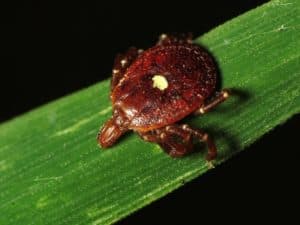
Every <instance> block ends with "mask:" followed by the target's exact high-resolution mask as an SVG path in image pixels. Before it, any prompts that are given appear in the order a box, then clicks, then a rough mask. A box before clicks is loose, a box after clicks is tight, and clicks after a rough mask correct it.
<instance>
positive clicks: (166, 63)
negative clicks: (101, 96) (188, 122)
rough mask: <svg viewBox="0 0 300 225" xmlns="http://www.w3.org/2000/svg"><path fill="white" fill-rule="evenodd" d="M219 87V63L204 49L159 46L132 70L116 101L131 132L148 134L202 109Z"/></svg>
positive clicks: (116, 92)
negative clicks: (216, 66)
mask: <svg viewBox="0 0 300 225" xmlns="http://www.w3.org/2000/svg"><path fill="white" fill-rule="evenodd" d="M155 82H156V83H155ZM157 82H158V83H157ZM159 82H161V83H159ZM215 84H216V70H215V64H214V62H213V60H212V58H211V57H210V56H209V55H208V53H206V52H205V51H204V50H203V49H202V48H200V47H198V46H196V45H193V44H182V45H167V46H157V47H153V48H151V49H149V50H147V51H145V52H144V53H143V54H141V55H140V56H139V57H138V58H137V60H136V61H135V62H134V63H133V64H132V65H131V66H130V67H129V68H128V70H127V71H126V74H125V76H124V78H123V79H121V80H120V82H119V84H118V85H117V86H116V87H115V89H114V90H113V92H112V101H113V105H114V106H115V108H118V109H119V110H122V111H123V112H124V113H125V115H126V116H127V118H128V120H129V121H130V125H129V128H130V129H134V130H139V131H147V130H152V129H156V128H160V127H163V126H165V125H167V124H172V123H175V122H177V121H179V120H181V119H183V118H184V117H186V116H187V115H189V114H190V113H192V112H193V111H195V110H196V109H198V108H199V107H200V106H201V105H202V104H203V101H204V100H205V99H206V98H208V97H209V96H210V95H211V94H212V92H213V91H214V89H215Z"/></svg>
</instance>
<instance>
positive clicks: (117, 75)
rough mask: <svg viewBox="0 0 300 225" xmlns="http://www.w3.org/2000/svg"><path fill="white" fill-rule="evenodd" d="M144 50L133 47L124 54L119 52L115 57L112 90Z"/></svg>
mask: <svg viewBox="0 0 300 225" xmlns="http://www.w3.org/2000/svg"><path fill="white" fill-rule="evenodd" d="M141 52H142V50H138V49H137V48H135V47H131V48H129V49H128V50H127V52H126V53H124V54H118V55H117V56H116V57H115V61H114V66H113V71H112V73H113V76H112V80H111V90H113V89H114V87H115V86H116V85H117V84H118V83H119V81H120V80H121V79H122V77H123V76H124V74H125V72H126V69H127V68H128V67H129V66H130V65H131V64H132V63H133V61H134V60H135V59H136V58H137V57H138V56H139V54H140V53H141Z"/></svg>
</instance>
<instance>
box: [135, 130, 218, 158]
mask: <svg viewBox="0 0 300 225" xmlns="http://www.w3.org/2000/svg"><path fill="white" fill-rule="evenodd" d="M140 136H141V137H142V138H143V139H144V140H146V141H150V142H155V143H158V144H159V145H160V146H161V147H162V148H163V149H164V150H165V151H166V152H167V153H168V154H169V155H170V156H172V157H182V156H184V155H186V154H188V153H190V152H191V151H193V147H194V146H193V140H194V138H197V139H198V140H200V141H201V142H205V143H206V144H207V147H208V154H207V160H208V161H210V160H213V159H215V158H216V156H217V148H216V146H215V144H214V142H213V140H212V139H211V138H210V136H209V135H208V134H207V133H205V132H203V131H202V130H200V129H193V128H191V127H190V126H188V125H186V124H184V125H176V124H174V125H170V126H167V127H164V128H160V129H157V130H154V131H150V132H146V133H140Z"/></svg>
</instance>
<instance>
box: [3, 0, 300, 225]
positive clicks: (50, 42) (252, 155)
mask: <svg viewBox="0 0 300 225" xmlns="http://www.w3.org/2000/svg"><path fill="white" fill-rule="evenodd" d="M195 2H197V1H194V2H193V1H181V2H178V3H176V2H175V1H173V2H166V1H159V2H155V1H151V2H150V1H140V2H139V3H132V2H131V3H130V2H129V1H119V2H118V1H111V2H108V1H106V2H104V1H89V2H88V1H82V2H72V3H70V4H69V3H68V4H66V3H65V5H63V4H62V3H61V2H56V3H54V2H52V3H50V2H43V1H28V0H27V1H23V2H20V3H18V4H16V5H9V6H1V7H0V9H1V11H2V12H1V14H0V16H1V28H0V29H1V38H2V41H1V50H0V60H1V61H0V62H1V68H0V74H1V75H0V100H1V110H0V122H1V121H5V120H8V119H11V118H13V117H14V116H16V115H19V114H22V113H23V112H26V111H28V110H30V109H32V108H35V107H37V106H39V105H41V104H44V103H47V102H49V101H50V100H54V99H56V98H58V97H61V96H64V95H66V94H68V93H71V92H73V91H75V90H79V89H81V88H83V87H87V86H89V85H91V84H94V83H96V82H98V81H100V80H103V79H106V78H108V77H109V75H110V74H111V65H112V62H113V59H114V55H115V54H116V53H118V52H122V51H124V50H126V49H127V48H128V47H129V46H132V45H134V46H138V47H142V48H146V47H149V46H151V45H152V44H153V43H154V42H155V41H156V39H157V36H158V35H159V34H160V33H162V32H169V31H177V32H186V31H192V32H193V33H194V34H195V36H196V37H197V36H199V35H201V34H203V33H205V32H207V31H209V30H210V29H212V28H213V27H215V26H217V25H219V24H221V23H223V22H225V21H227V20H229V19H231V18H233V17H235V16H237V15H239V14H241V13H243V12H245V11H248V10H250V9H252V8H255V7H256V6H258V5H260V4H262V3H263V2H266V1H258V0H256V1H254V0H253V1H250V0H247V1H246V0H245V1H236V2H233V1H231V2H228V1H222V2H221V1H216V0H213V1H212V0H210V1H205V2H202V3H199V2H201V1H198V5H195ZM1 4H3V3H1ZM299 124H300V117H299V116H296V117H294V118H292V119H290V120H289V121H288V122H287V123H286V124H285V125H283V126H280V127H277V128H276V129H275V130H274V131H273V132H271V133H270V134H267V135H266V136H265V137H263V138H262V140H260V141H258V142H257V143H255V144H254V145H252V146H251V147H250V148H248V149H247V151H245V152H244V153H241V154H239V155H238V156H236V157H234V158H233V159H232V160H230V161H229V162H227V163H225V164H224V165H222V166H220V167H218V168H216V169H215V170H213V171H211V172H209V173H208V174H205V175H204V176H202V177H200V178H198V179H196V180H194V181H193V182H191V183H188V184H186V185H185V186H184V187H183V188H181V189H179V190H177V191H175V192H173V193H172V194H170V195H168V196H166V197H164V198H162V199H161V200H158V201H157V202H155V203H154V204H151V205H150V206H147V207H145V208H144V209H142V210H140V211H138V212H137V213H135V214H133V215H132V216H129V217H127V218H126V219H124V220H123V221H121V222H120V224H200V223H203V220H205V221H206V222H221V221H223V223H224V222H238V223H242V224H243V223H245V222H253V223H261V222H263V221H264V222H270V220H274V219H275V220H276V221H278V220H282V221H284V222H285V223H287V220H292V219H295V218H296V215H297V214H295V213H294V210H293V209H294V208H293V207H292V204H293V203H298V202H297V200H296V199H298V198H299V194H298V193H297V191H296V190H297V188H296V187H297V180H298V178H299V174H298V173H297V172H298V171H299V165H298V161H299V160H298V158H297V156H296V154H297V153H298V151H299V144H298V143H296V142H297V138H296V135H297V136H299V135H298V134H297V132H299Z"/></svg>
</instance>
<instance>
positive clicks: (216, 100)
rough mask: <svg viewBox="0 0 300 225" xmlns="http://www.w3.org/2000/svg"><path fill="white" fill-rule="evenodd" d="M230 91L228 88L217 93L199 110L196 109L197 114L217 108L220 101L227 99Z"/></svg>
mask: <svg viewBox="0 0 300 225" xmlns="http://www.w3.org/2000/svg"><path fill="white" fill-rule="evenodd" d="M229 95H230V91H229V90H228V89H224V90H223V91H221V92H219V93H217V95H216V96H215V97H214V98H213V99H212V100H211V101H210V102H208V103H206V104H204V105H203V106H201V107H200V108H199V109H198V110H197V111H195V113H194V114H195V115H199V114H204V113H206V112H208V111H209V110H211V109H213V108H215V107H216V106H217V105H219V104H220V103H222V102H224V101H226V99H227V98H228V97H229Z"/></svg>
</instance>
